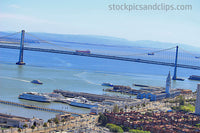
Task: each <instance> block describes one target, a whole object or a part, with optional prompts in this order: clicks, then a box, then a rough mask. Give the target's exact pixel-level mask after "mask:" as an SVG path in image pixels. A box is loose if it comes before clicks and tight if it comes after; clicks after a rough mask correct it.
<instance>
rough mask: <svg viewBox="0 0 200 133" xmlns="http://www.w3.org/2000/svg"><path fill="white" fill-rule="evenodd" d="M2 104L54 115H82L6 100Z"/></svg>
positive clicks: (0, 101)
mask: <svg viewBox="0 0 200 133" xmlns="http://www.w3.org/2000/svg"><path fill="white" fill-rule="evenodd" d="M0 103H2V104H7V105H13V106H18V107H24V108H29V109H35V110H41V111H48V112H53V113H67V114H73V115H81V114H78V113H74V112H68V111H64V110H59V109H51V108H44V107H39V106H34V105H26V104H20V103H15V102H10V101H4V100H0Z"/></svg>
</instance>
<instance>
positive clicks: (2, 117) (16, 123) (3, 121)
mask: <svg viewBox="0 0 200 133" xmlns="http://www.w3.org/2000/svg"><path fill="white" fill-rule="evenodd" d="M43 123H44V120H42V119H38V118H25V117H20V116H14V115H8V114H2V113H0V126H1V127H18V128H23V126H24V125H25V124H26V125H27V126H28V128H30V127H31V126H32V125H33V124H34V125H43Z"/></svg>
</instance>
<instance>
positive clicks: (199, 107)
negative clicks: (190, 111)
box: [195, 84, 200, 115]
mask: <svg viewBox="0 0 200 133" xmlns="http://www.w3.org/2000/svg"><path fill="white" fill-rule="evenodd" d="M196 98H197V99H196V104H195V114H198V115H200V84H197V97H196Z"/></svg>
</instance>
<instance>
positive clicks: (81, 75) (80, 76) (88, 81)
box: [74, 72, 101, 85]
mask: <svg viewBox="0 0 200 133" xmlns="http://www.w3.org/2000/svg"><path fill="white" fill-rule="evenodd" d="M85 74H87V72H81V73H78V74H74V76H76V77H78V78H80V79H82V80H83V81H85V82H87V83H89V84H93V85H101V84H97V83H94V82H92V81H90V80H88V79H86V78H85V77H84V76H83V75H85Z"/></svg>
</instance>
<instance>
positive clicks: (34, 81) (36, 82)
mask: <svg viewBox="0 0 200 133" xmlns="http://www.w3.org/2000/svg"><path fill="white" fill-rule="evenodd" d="M31 83H33V84H43V83H42V82H41V81H40V80H32V81H31Z"/></svg>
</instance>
